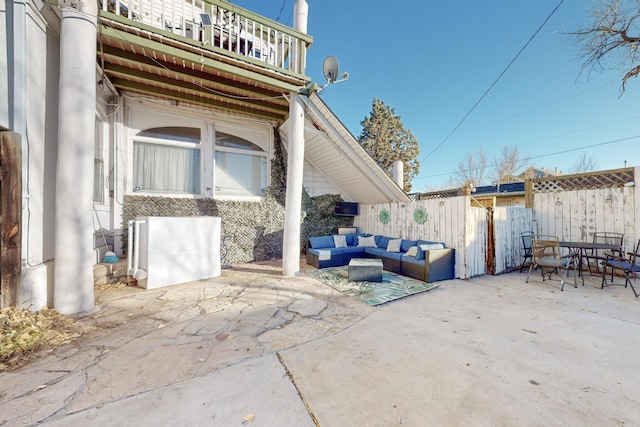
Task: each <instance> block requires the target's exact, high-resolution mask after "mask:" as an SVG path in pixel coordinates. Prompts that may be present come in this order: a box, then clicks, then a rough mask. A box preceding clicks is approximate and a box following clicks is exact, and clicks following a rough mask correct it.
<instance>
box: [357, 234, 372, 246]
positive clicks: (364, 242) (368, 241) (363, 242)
mask: <svg viewBox="0 0 640 427" xmlns="http://www.w3.org/2000/svg"><path fill="white" fill-rule="evenodd" d="M358 247H360V248H375V247H376V239H375V237H374V236H369V237H364V236H358Z"/></svg>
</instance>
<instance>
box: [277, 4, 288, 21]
mask: <svg viewBox="0 0 640 427" xmlns="http://www.w3.org/2000/svg"><path fill="white" fill-rule="evenodd" d="M286 2H287V0H282V6H280V12H278V17H277V18H276V21H280V16H281V15H282V11H283V10H284V5H285V3H286Z"/></svg>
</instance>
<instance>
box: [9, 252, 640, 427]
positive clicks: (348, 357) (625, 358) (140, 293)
mask: <svg viewBox="0 0 640 427" xmlns="http://www.w3.org/2000/svg"><path fill="white" fill-rule="evenodd" d="M304 267H305V268H312V267H307V266H304ZM525 278H526V273H524V272H523V273H521V274H519V273H511V274H505V275H501V276H483V277H478V278H474V279H471V280H451V281H446V282H442V283H441V285H440V286H439V287H438V288H436V289H434V290H432V291H429V292H426V293H422V294H418V295H414V296H411V297H408V298H404V299H401V300H397V301H394V302H391V303H387V304H384V305H381V306H378V307H369V306H366V305H364V304H362V303H360V302H358V301H356V300H355V299H352V298H350V297H347V296H344V295H343V294H341V293H338V292H337V291H334V290H333V289H332V288H330V287H328V286H326V285H324V284H322V283H320V282H318V281H316V280H315V279H313V278H310V277H306V276H304V270H303V275H302V276H300V277H295V278H285V277H283V276H282V275H281V269H280V268H279V263H278V262H274V263H259V264H246V265H238V266H234V267H233V268H232V269H229V270H223V274H222V276H221V277H219V278H214V279H210V280H205V281H199V282H192V283H188V284H182V285H176V286H170V287H166V288H162V289H155V290H144V289H139V288H135V287H126V288H120V289H111V290H108V291H106V292H104V293H99V294H98V304H99V305H98V307H97V310H96V312H95V313H93V314H92V315H89V316H86V317H83V318H81V319H79V321H80V322H81V323H82V324H83V325H85V326H86V327H87V328H89V329H91V330H90V331H89V332H87V333H85V334H84V335H83V336H82V337H81V338H80V339H78V340H77V341H75V342H73V343H71V344H68V345H65V346H63V347H60V348H58V349H55V350H53V351H51V352H48V353H46V354H44V355H43V356H42V357H40V358H39V359H38V360H36V361H34V362H33V363H31V364H29V365H27V366H25V367H22V368H20V369H17V370H15V371H10V372H4V373H1V374H0V425H2V426H25V425H59V426H66V425H89V426H93V425H96V426H97V425H99V426H104V425H118V426H126V425H136V426H141V425H145V426H146V425H171V426H174V425H175V426H242V425H252V426H313V425H320V426H323V427H325V426H353V425H358V426H393V425H406V426H425V425H447V426H482V425H484V426H496V425H504V426H507V425H508V426H510V425H518V426H567V425H598V426H600V425H620V426H622V425H624V426H631V425H640V381H638V374H637V368H638V366H637V360H638V354H640V300H637V299H635V298H634V297H633V293H632V292H631V290H630V289H625V288H624V287H621V286H614V287H609V288H605V289H604V290H601V289H599V283H600V281H599V278H591V277H589V276H588V275H587V282H586V286H584V287H582V286H578V288H577V289H575V288H573V286H568V285H567V286H565V290H564V292H560V289H559V282H557V281H553V282H544V283H543V282H542V281H541V279H540V275H539V274H535V275H532V280H531V281H530V283H528V284H526V283H525ZM620 280H621V279H618V281H620Z"/></svg>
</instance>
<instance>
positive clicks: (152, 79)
mask: <svg viewBox="0 0 640 427" xmlns="http://www.w3.org/2000/svg"><path fill="white" fill-rule="evenodd" d="M106 71H107V73H108V74H109V75H112V76H115V77H116V78H119V79H121V80H128V81H133V82H135V83H139V84H146V85H149V86H153V87H156V88H161V89H163V90H165V91H169V92H177V93H181V94H182V93H186V94H189V95H191V96H194V97H198V96H199V97H201V98H204V99H208V100H212V101H217V102H226V103H228V104H232V105H236V106H239V107H241V108H246V109H254V110H259V111H264V112H271V113H275V114H282V113H283V111H288V108H282V107H279V108H278V106H274V105H273V104H269V103H268V102H267V101H257V100H244V99H237V98H234V97H229V96H227V95H226V94H224V93H215V92H210V91H207V90H205V89H203V88H202V87H200V86H198V85H195V84H193V83H190V82H184V81H180V80H176V79H172V78H170V77H163V76H156V75H150V74H148V73H146V72H144V71H138V70H132V69H130V68H126V67H122V66H118V65H111V66H109V67H108V68H107V69H106Z"/></svg>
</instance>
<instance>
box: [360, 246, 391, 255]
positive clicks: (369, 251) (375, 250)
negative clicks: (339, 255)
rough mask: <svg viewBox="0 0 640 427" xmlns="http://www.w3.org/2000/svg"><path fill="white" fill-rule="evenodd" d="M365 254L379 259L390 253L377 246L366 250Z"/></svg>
mask: <svg viewBox="0 0 640 427" xmlns="http://www.w3.org/2000/svg"><path fill="white" fill-rule="evenodd" d="M364 252H365V253H367V254H370V255H373V256H377V257H382V256H384V255H386V254H388V253H389V252H387V250H386V249H382V248H379V247H377V246H373V247H367V248H364Z"/></svg>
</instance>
